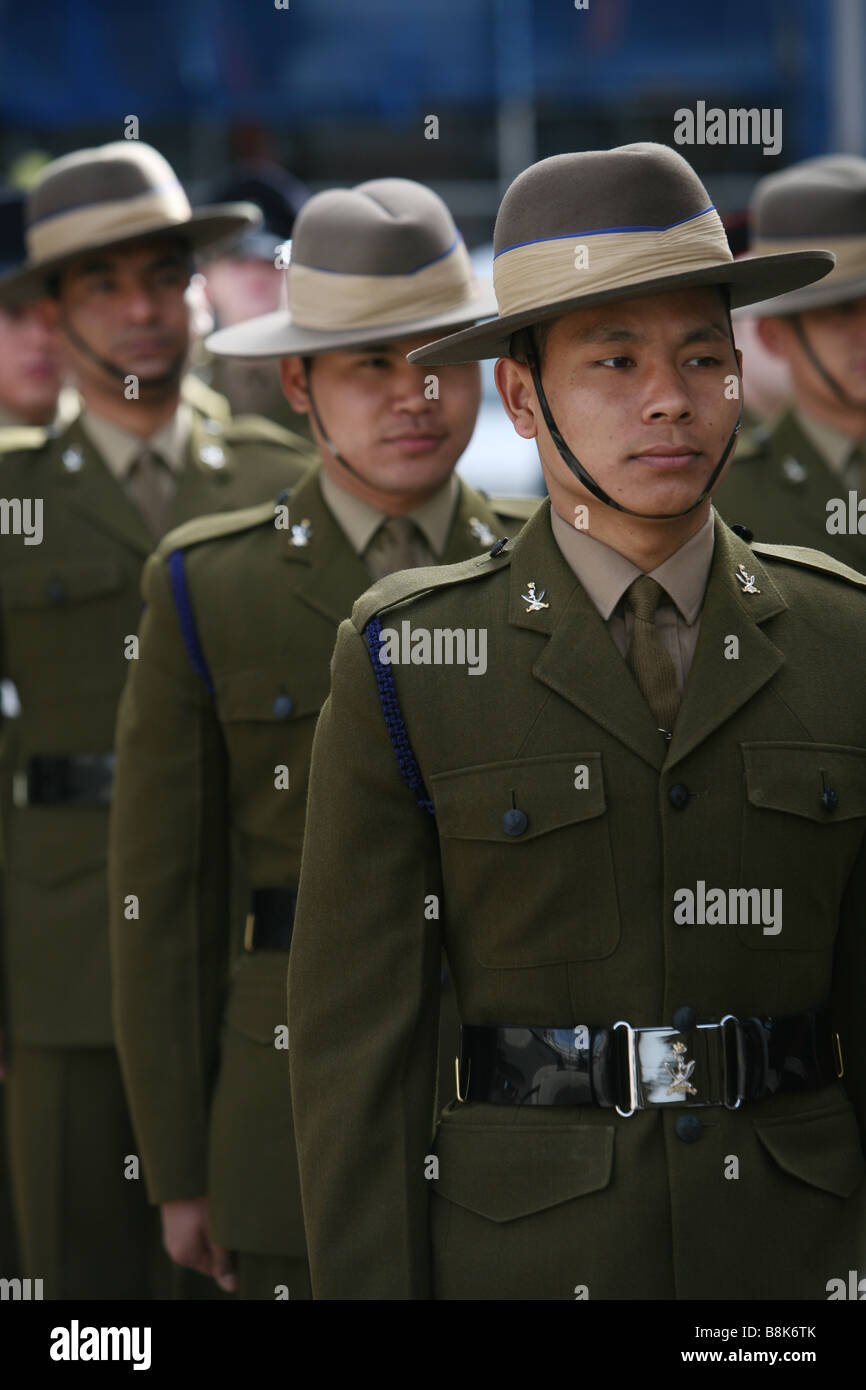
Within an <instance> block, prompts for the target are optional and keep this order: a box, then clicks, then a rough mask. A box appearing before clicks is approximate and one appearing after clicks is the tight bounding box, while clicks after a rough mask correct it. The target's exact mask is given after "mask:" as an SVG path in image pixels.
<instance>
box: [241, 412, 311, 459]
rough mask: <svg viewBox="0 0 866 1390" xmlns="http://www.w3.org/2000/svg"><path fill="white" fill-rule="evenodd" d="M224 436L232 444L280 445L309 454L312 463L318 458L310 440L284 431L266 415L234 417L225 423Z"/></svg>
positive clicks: (289, 431)
mask: <svg viewBox="0 0 866 1390" xmlns="http://www.w3.org/2000/svg"><path fill="white" fill-rule="evenodd" d="M223 434H224V435H225V437H226V439H228V440H230V441H231V443H232V444H278V445H280V447H281V448H283V449H294V450H296V452H298V453H302V454H309V456H310V461H311V462H312V460H313V458H314V457H315V456H316V455H315V449H314V446H313V445H312V444H311V443H310V441H309V439H304V438H303V436H302V435H300V434H295V433H293V431H292V430H287V429H284V428H283V426H282V425H278V424H277V423H276V421H275V420H268V419H266V418H265V416H264V415H233V416H232V418H231V419H230V420H226V422H225V423H224V425H223Z"/></svg>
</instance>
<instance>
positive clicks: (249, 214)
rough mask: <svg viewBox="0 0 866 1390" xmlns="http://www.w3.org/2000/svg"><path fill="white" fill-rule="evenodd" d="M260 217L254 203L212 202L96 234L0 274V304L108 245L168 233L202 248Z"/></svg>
mask: <svg viewBox="0 0 866 1390" xmlns="http://www.w3.org/2000/svg"><path fill="white" fill-rule="evenodd" d="M261 220H262V215H261V212H260V211H259V209H258V208H257V207H256V206H255V204H254V203H215V204H213V205H212V206H210V207H202V208H196V209H195V210H194V211H193V213H192V216H191V217H188V218H186V219H184V221H182V222H165V223H162V224H161V225H160V226H158V227H153V226H142V227H140V228H138V229H137V230H134V231H130V230H128V231H125V232H124V234H123V236H119V237H105V238H104V239H102V238H99V237H97V238H96V239H95V240H94V241H92V242H89V243H88V244H87V246H82V247H76V248H75V249H74V250H71V251H64V252H63V254H62V255H59V256H52V257H50V258H49V259H48V260H45V261H40V262H39V264H38V265H33V266H26V265H25V266H23V267H19V268H18V269H17V270H13V271H11V272H9V273H8V274H6V275H2V276H0V304H3V303H5V302H8V301H9V300H16V299H20V298H27V297H30V296H39V295H43V294H44V293H45V282H46V280H47V278H48V277H49V276H51V275H53V274H55V273H56V272H57V271H58V270H62V268H63V266H65V265H68V264H69V262H70V261H72V260H76V259H77V258H78V257H79V256H88V255H90V254H91V252H94V251H107V250H108V249H109V248H110V247H114V246H126V245H128V244H129V243H130V242H133V241H142V240H144V239H145V238H146V239H147V240H148V241H150V240H154V241H156V240H159V239H162V238H164V237H172V236H174V237H177V236H182V237H183V238H184V239H185V240H186V241H187V242H188V243H189V245H190V248H191V249H192V250H193V251H202V250H204V248H205V247H214V246H219V245H221V244H223V243H225V244H226V245H229V244H230V243H232V242H233V241H235V239H236V238H237V237H239V236H242V235H243V233H244V232H245V231H248V230H249V229H250V228H251V227H258V226H260V225H261Z"/></svg>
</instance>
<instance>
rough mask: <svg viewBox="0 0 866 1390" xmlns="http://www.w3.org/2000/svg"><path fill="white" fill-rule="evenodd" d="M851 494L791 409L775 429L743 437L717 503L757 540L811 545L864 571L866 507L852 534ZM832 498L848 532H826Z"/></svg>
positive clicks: (756, 429)
mask: <svg viewBox="0 0 866 1390" xmlns="http://www.w3.org/2000/svg"><path fill="white" fill-rule="evenodd" d="M848 493H849V489H848V488H847V487H846V485H845V483H844V481H843V480H842V479H841V478H840V477H838V475H837V474H835V473H834V472H833V470H832V469H831V468H830V467H829V465H828V464H827V463H826V461H825V459H824V458H823V456H822V455H821V454H820V453H819V451H818V449H817V448H816V447H815V445H814V444H813V442H812V440H811V439H809V438H808V436H807V435H806V434H805V433H804V432H803V430H802V428H801V426H800V424H799V423H798V421H797V419H796V417H795V416H794V415H793V414H792V413H791V411H787V412H786V413H785V414H784V415H782V417H781V418H780V419H779V421H778V422H777V424H776V425H775V427H774V428H773V429H772V430H771V429H768V428H767V427H766V426H763V425H759V426H755V427H754V428H753V429H752V430H751V431H750V432H749V433H748V434H747V435H746V436H745V437H744V439H743V441H742V443H741V444H740V445H739V446H738V448H737V452H736V454H735V455H734V461H733V463H732V464H731V465H730V468H729V469H728V472H727V475H726V477H725V480H724V482H723V483H722V485H721V487H720V488H718V489H717V491H716V492H715V493H714V495H713V505H714V506H715V507H716V508H717V510H718V511H719V512H720V513H721V515H722V516H723V517H724V518H725V521H727V522H728V524H729V525H731V526H734V525H737V524H742V525H745V526H748V528H749V530H750V531H751V532H752V534H753V536H754V538H755V540H756V541H768V542H770V543H772V544H779V545H805V546H810V547H812V549H814V550H823V551H824V552H825V553H826V554H827V555H833V556H834V557H835V558H836V559H837V560H841V561H842V563H843V564H845V565H851V567H852V568H853V569H856V570H860V571H866V507H864V509H863V514H862V515H861V516H860V518H859V524H858V529H856V530H853V531H852V530H851V529H850V520H851V517H850V514H849V506H848ZM834 499H837V500H839V501H842V502H845V503H846V506H845V514H846V522H847V524H848V530H847V531H846V532H844V533H843V534H841V535H837V534H835V532H834V531H833V530H830V531H828V529H827V523H828V520H830V521H831V524H834V525H835V522H834V520H833V512H830V513H828V510H827V504H828V502H831V501H833V500H834ZM863 500H866V499H863ZM834 510H835V509H834Z"/></svg>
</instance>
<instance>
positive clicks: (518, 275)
mask: <svg viewBox="0 0 866 1390" xmlns="http://www.w3.org/2000/svg"><path fill="white" fill-rule="evenodd" d="M731 261H732V256H731V251H730V247H729V246H728V239H727V237H726V236H725V229H724V227H723V226H722V222H721V218H720V217H719V215H718V213H717V212H716V210H715V208H707V210H706V211H705V212H702V213H699V214H698V216H697V217H690V218H688V219H687V220H686V221H685V222H680V223H677V224H676V225H674V226H672V227H661V228H649V229H647V228H640V229H637V230H635V231H631V230H625V231H623V230H615V231H601V232H583V233H579V232H578V233H575V235H574V236H566V237H554V238H553V239H551V240H546V241H533V242H530V243H528V244H527V245H525V246H513V247H510V248H509V249H508V250H506V251H501V252H500V253H499V254H498V255H497V257H496V259H495V260H494V262H493V283H494V285H495V287H496V299H497V301H498V304H499V314H500V317H501V318H505V317H507V316H508V315H510V314H522V313H524V312H526V311H527V310H531V309H538V308H543V307H544V306H545V305H552V304H557V303H559V302H561V301H566V300H570V299H575V298H577V297H578V296H583V295H590V294H601V293H604V292H605V291H607V290H616V289H621V288H623V287H627V286H628V285H634V284H642V283H644V282H645V281H648V280H655V279H662V278H663V277H664V276H666V275H682V274H686V273H689V272H691V271H695V270H707V269H712V268H714V267H716V266H718V265H720V264H721V263H724V262H731Z"/></svg>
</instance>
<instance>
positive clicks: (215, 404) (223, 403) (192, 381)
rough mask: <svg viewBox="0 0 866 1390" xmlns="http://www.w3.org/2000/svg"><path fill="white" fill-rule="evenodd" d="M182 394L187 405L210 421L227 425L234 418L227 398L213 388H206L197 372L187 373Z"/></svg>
mask: <svg viewBox="0 0 866 1390" xmlns="http://www.w3.org/2000/svg"><path fill="white" fill-rule="evenodd" d="M180 394H181V396H182V398H183V399H184V400H185V401H186V403H187V405H191V406H192V408H193V410H197V411H198V413H199V415H204V416H205V418H206V419H208V420H219V421H220V423H221V424H224V425H225V424H228V422H229V420H231V418H232V408H231V406H230V405H229V403H228V400H227V399H226V397H225V396H222V395H220V393H219V391H215V390H214V389H213V387H212V386H206V385H205V383H204V382H203V381H202V379H201V377H199V376H196V374H195V372H187V373H186V375H185V376H184V378H183V380H182V381H181V384H180Z"/></svg>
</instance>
